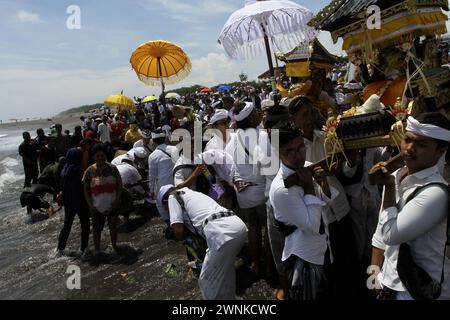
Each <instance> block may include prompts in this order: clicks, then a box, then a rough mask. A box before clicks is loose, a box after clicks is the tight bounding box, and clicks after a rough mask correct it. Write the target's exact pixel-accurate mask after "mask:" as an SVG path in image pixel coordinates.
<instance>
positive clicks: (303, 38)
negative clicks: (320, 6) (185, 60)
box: [218, 0, 318, 78]
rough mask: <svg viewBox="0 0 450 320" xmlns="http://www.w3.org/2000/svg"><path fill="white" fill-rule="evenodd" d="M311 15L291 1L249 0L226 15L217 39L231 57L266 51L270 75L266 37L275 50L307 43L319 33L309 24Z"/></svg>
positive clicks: (247, 56)
mask: <svg viewBox="0 0 450 320" xmlns="http://www.w3.org/2000/svg"><path fill="white" fill-rule="evenodd" d="M313 16H314V14H313V12H312V11H310V10H309V9H307V8H305V7H303V6H301V5H299V4H297V3H295V2H293V1H289V0H254V1H251V0H249V1H246V5H245V7H243V8H242V9H239V10H237V11H235V12H234V13H233V14H232V15H231V16H230V18H228V21H227V22H226V23H225V26H224V27H223V29H222V32H221V33H220V35H219V39H218V42H219V43H220V44H222V45H223V47H224V49H225V52H226V53H227V55H228V56H229V57H230V58H232V59H240V60H249V59H254V58H255V57H257V56H260V55H263V54H264V52H265V53H266V54H267V59H268V63H269V69H270V72H271V75H272V78H273V77H274V69H273V63H272V55H271V50H270V43H269V39H270V42H271V43H272V46H273V47H274V48H273V49H274V51H281V52H289V51H291V50H293V49H294V48H296V47H298V46H300V45H301V44H304V45H305V46H309V42H310V41H312V40H313V39H314V38H315V37H316V36H317V35H318V31H317V30H316V29H314V28H312V27H310V26H308V22H309V21H310V20H311V19H312V18H313Z"/></svg>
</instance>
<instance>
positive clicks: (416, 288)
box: [397, 182, 450, 300]
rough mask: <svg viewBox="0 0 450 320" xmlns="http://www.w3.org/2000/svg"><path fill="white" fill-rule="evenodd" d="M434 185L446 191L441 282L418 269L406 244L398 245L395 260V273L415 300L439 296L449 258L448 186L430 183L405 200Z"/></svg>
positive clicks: (449, 219)
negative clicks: (446, 262) (445, 222)
mask: <svg viewBox="0 0 450 320" xmlns="http://www.w3.org/2000/svg"><path fill="white" fill-rule="evenodd" d="M432 185H436V186H440V187H441V188H443V189H445V190H447V201H448V205H447V228H446V236H447V240H446V243H445V246H444V256H443V261H442V272H441V280H440V282H437V281H436V280H434V279H432V278H431V277H430V275H429V274H428V273H427V272H426V271H425V270H424V269H422V268H421V267H419V266H418V265H417V264H416V263H415V261H414V259H413V257H412V255H411V249H410V246H409V245H408V244H407V243H402V244H400V248H399V253H398V260H397V273H398V276H399V278H400V280H401V281H402V283H403V285H404V286H405V288H406V289H407V290H408V292H409V294H410V295H411V296H412V297H413V298H414V299H416V300H435V299H437V298H439V296H440V295H441V286H442V283H443V282H444V268H445V259H446V257H447V258H448V257H449V251H448V247H449V243H450V206H449V205H450V197H449V194H450V193H449V192H450V186H448V185H446V184H444V183H438V182H432V183H429V184H426V185H423V186H420V187H418V188H416V190H414V192H413V193H412V194H411V195H410V196H409V197H408V198H407V199H406V202H405V204H406V203H408V202H409V201H410V200H412V199H413V198H414V197H415V196H416V195H417V194H418V193H419V192H420V191H422V190H423V189H425V188H426V187H429V186H432Z"/></svg>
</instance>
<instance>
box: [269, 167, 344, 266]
mask: <svg viewBox="0 0 450 320" xmlns="http://www.w3.org/2000/svg"><path fill="white" fill-rule="evenodd" d="M305 165H306V163H305ZM294 173H295V171H294V170H292V169H290V168H288V167H286V166H285V165H284V164H283V163H282V164H281V167H280V170H279V171H278V174H277V175H276V177H275V178H274V180H273V182H272V185H271V188H270V192H269V199H270V203H271V205H272V207H273V211H274V215H275V218H276V219H277V220H279V221H281V222H283V223H285V224H287V225H295V226H296V227H297V229H296V230H295V231H294V232H293V233H292V234H290V235H289V236H287V237H286V238H285V241H284V249H283V254H282V261H285V260H287V259H288V258H289V257H290V256H291V255H295V256H297V257H300V258H302V259H303V260H305V261H308V262H310V263H314V264H318V265H323V264H324V260H325V253H326V251H327V247H328V244H327V242H328V236H327V232H328V231H327V228H326V224H325V231H326V232H325V233H324V234H319V229H320V224H321V218H323V214H324V209H325V207H326V205H327V203H330V202H331V201H333V199H335V198H336V196H337V194H338V191H337V190H336V189H334V188H333V187H330V191H331V199H330V198H328V197H327V196H326V195H325V194H323V192H322V191H321V190H316V194H318V196H313V195H309V194H307V195H305V191H304V190H303V188H302V187H300V186H292V187H291V188H289V189H287V188H286V187H285V186H284V181H283V179H285V178H287V177H288V176H290V175H292V174H294ZM318 189H319V188H318ZM324 222H325V219H324Z"/></svg>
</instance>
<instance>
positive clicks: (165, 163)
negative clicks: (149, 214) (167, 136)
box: [148, 144, 179, 195]
mask: <svg viewBox="0 0 450 320" xmlns="http://www.w3.org/2000/svg"><path fill="white" fill-rule="evenodd" d="M164 152H166V153H167V154H166V153H164ZM169 155H170V157H169ZM178 157H179V156H178V149H177V148H176V147H174V146H168V145H166V144H161V145H159V146H158V147H156V149H155V151H153V152H152V153H151V154H150V156H149V157H148V167H149V168H148V169H149V170H148V180H149V187H150V193H155V195H156V194H157V193H158V191H159V189H160V188H161V187H162V186H164V185H168V184H173V176H172V170H173V166H174V164H175V162H176V160H177V159H178Z"/></svg>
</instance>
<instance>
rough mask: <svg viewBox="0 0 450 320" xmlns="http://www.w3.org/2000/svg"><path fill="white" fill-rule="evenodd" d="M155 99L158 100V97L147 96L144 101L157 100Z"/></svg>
mask: <svg viewBox="0 0 450 320" xmlns="http://www.w3.org/2000/svg"><path fill="white" fill-rule="evenodd" d="M155 100H158V98H157V97H155V96H148V97H145V99H144V100H142V102H143V103H147V102H152V101H155Z"/></svg>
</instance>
